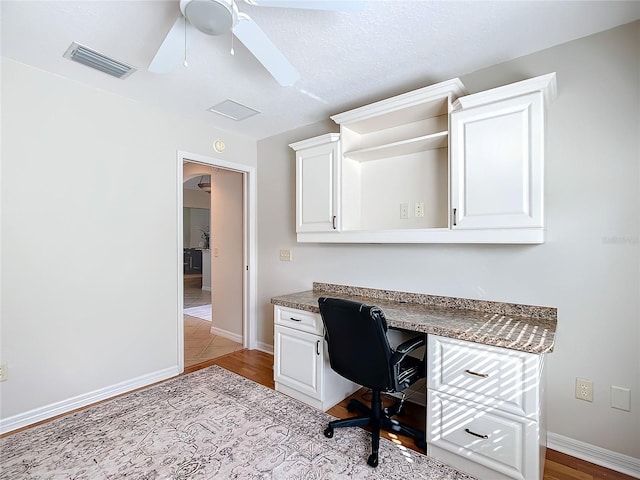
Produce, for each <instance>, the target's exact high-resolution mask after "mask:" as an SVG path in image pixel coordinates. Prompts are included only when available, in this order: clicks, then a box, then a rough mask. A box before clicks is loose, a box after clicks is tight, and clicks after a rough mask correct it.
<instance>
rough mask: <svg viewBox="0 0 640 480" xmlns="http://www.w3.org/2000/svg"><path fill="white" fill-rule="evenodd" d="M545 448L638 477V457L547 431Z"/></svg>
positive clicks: (639, 459)
mask: <svg viewBox="0 0 640 480" xmlns="http://www.w3.org/2000/svg"><path fill="white" fill-rule="evenodd" d="M547 448H550V449H551V450H556V451H558V452H561V453H565V454H567V455H571V456H572V457H576V458H579V459H581V460H585V461H586V462H590V463H595V464H596V465H600V466H601V467H605V468H609V469H611V470H615V471H616V472H620V473H624V474H625V475H631V476H632V477H636V478H640V458H635V457H630V456H628V455H623V454H621V453H616V452H612V451H611V450H606V449H604V448H601V447H597V446H595V445H590V444H588V443H584V442H581V441H579V440H574V439H572V438H569V437H565V436H563V435H558V434H557V433H552V432H548V433H547Z"/></svg>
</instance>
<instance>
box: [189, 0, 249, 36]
mask: <svg viewBox="0 0 640 480" xmlns="http://www.w3.org/2000/svg"><path fill="white" fill-rule="evenodd" d="M180 11H181V12H182V14H183V15H184V16H185V17H186V18H187V20H189V23H190V24H191V25H193V26H194V27H196V28H197V29H198V30H200V31H201V32H202V33H206V34H207V35H222V34H223V33H227V32H228V31H229V30H231V29H232V28H233V26H234V25H235V24H236V22H237V21H238V9H237V7H236V5H235V3H234V2H233V0H180Z"/></svg>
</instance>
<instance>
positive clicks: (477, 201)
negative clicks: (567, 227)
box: [451, 74, 556, 243]
mask: <svg viewBox="0 0 640 480" xmlns="http://www.w3.org/2000/svg"><path fill="white" fill-rule="evenodd" d="M555 91H556V88H555V75H554V74H550V75H545V76H543V77H537V78H534V79H531V80H525V81H523V82H518V83H515V84H512V85H507V86H505V87H500V88H496V89H493V90H489V91H486V92H481V93H479V94H475V95H469V96H467V97H462V98H460V99H458V101H457V102H456V105H455V107H456V108H457V109H456V110H455V111H454V112H453V113H452V114H451V208H452V211H451V216H452V222H451V223H452V225H451V226H452V228H453V229H530V230H529V231H528V232H525V233H522V232H521V234H522V235H528V237H529V239H530V241H531V242H532V243H538V242H541V241H543V239H544V237H543V235H544V231H543V227H544V136H545V105H546V103H548V102H550V101H551V100H552V99H553V97H554V96H555Z"/></svg>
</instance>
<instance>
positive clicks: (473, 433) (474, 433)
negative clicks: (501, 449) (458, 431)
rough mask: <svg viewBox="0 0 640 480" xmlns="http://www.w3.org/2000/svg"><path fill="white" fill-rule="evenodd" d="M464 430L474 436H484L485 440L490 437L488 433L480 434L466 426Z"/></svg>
mask: <svg viewBox="0 0 640 480" xmlns="http://www.w3.org/2000/svg"><path fill="white" fill-rule="evenodd" d="M464 431H465V432H467V433H468V434H469V435H473V436H474V437H478V438H482V439H483V440H486V439H487V438H489V436H488V435H480V434H479V433H476V432H472V431H471V430H469V429H468V428H465V429H464Z"/></svg>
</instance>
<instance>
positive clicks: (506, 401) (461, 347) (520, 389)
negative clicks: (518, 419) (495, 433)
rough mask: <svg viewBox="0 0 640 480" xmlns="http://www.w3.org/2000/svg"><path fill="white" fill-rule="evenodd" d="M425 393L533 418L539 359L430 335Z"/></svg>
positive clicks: (536, 398)
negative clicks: (447, 396)
mask: <svg viewBox="0 0 640 480" xmlns="http://www.w3.org/2000/svg"><path fill="white" fill-rule="evenodd" d="M428 345H429V346H428V359H429V365H428V371H427V377H428V386H429V389H432V390H437V391H439V392H443V393H447V394H450V395H454V396H456V397H460V398H463V399H466V400H471V401H474V402H477V403H481V404H483V405H485V406H490V407H493V408H497V409H499V410H502V411H505V412H509V413H513V414H516V415H524V416H528V417H535V416H537V414H538V409H539V403H540V402H539V395H540V392H539V390H540V389H539V384H540V376H541V372H542V358H543V357H542V356H541V355H535V354H532V353H526V352H519V351H515V350H508V349H505V348H497V347H491V346H487V345H481V344H477V343H471V342H465V341H461V340H454V339H450V338H444V337H437V336H433V335H430V336H429V341H428Z"/></svg>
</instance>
